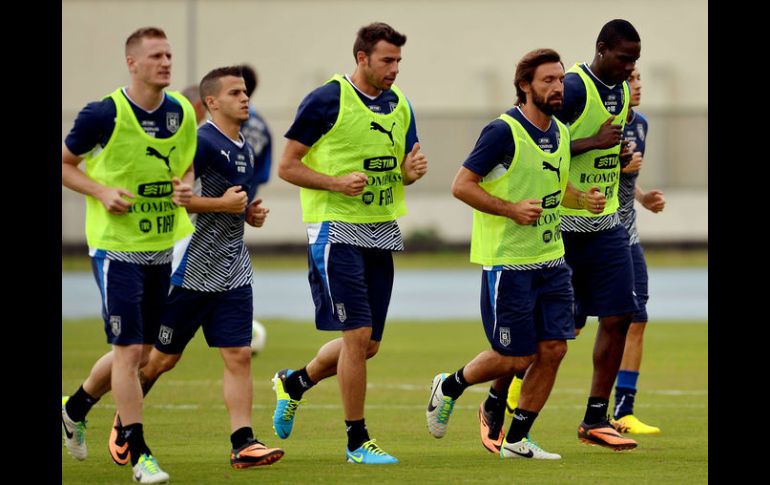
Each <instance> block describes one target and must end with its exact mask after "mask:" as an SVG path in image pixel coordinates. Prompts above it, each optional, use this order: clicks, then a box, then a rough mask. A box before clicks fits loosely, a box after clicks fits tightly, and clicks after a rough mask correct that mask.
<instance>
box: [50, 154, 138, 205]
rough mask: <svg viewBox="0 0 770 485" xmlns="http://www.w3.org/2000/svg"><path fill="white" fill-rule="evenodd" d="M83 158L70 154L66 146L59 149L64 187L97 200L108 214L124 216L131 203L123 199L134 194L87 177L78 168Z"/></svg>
mask: <svg viewBox="0 0 770 485" xmlns="http://www.w3.org/2000/svg"><path fill="white" fill-rule="evenodd" d="M81 160H83V157H81V156H79V155H75V154H74V153H72V152H71V151H70V150H69V148H67V145H66V144H64V143H62V148H61V182H62V185H64V186H65V187H67V188H69V189H72V190H74V191H75V192H80V193H81V194H84V195H90V196H92V197H95V198H97V199H99V201H100V202H101V203H102V205H104V207H105V209H107V210H108V211H109V212H110V214H115V215H119V214H125V213H126V212H127V211H128V208H129V207H131V202H130V201H128V200H126V199H124V197H128V198H130V199H131V198H133V197H134V194H132V193H131V192H129V191H127V190H125V189H122V188H114V187H107V186H105V185H102V184H100V183H99V182H97V181H95V180H94V179H92V178H91V177H89V176H88V175H87V174H86V173H85V172H83V171H82V170H80V169H79V168H78V164H80V162H81Z"/></svg>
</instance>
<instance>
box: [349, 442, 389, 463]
mask: <svg viewBox="0 0 770 485" xmlns="http://www.w3.org/2000/svg"><path fill="white" fill-rule="evenodd" d="M345 455H346V456H347V458H348V463H356V464H359V465H389V464H391V463H398V458H396V457H394V456H390V455H389V454H387V453H385V451H383V450H382V448H380V447H379V446H377V443H375V440H369V441H367V442H365V443H364V444H363V445H361V446H360V447H358V448H356V449H355V450H353V451H350V450H348V449H347V447H346V448H345Z"/></svg>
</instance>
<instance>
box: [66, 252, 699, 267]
mask: <svg viewBox="0 0 770 485" xmlns="http://www.w3.org/2000/svg"><path fill="white" fill-rule="evenodd" d="M645 255H646V258H647V264H648V265H649V266H652V267H658V266H665V267H705V266H707V265H708V251H707V250H705V249H693V250H682V249H645ZM468 257H469V256H468V251H437V252H432V253H425V252H408V251H407V252H403V253H400V252H399V253H394V259H395V264H396V267H397V268H398V269H431V268H469V269H470V268H473V269H477V268H478V265H475V264H472V263H471V262H470V261H469V260H468ZM251 262H252V264H253V265H254V269H255V270H257V271H259V270H260V269H265V270H273V269H306V268H307V256H306V255H305V254H304V253H294V254H265V255H260V254H256V255H252V257H251ZM62 271H91V262H90V260H89V259H88V258H87V257H86V256H65V257H62Z"/></svg>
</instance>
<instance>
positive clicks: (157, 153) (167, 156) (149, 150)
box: [145, 147, 176, 172]
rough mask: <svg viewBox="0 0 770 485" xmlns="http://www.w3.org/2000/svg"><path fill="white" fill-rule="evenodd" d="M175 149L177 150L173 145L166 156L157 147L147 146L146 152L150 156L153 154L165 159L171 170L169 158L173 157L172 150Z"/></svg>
mask: <svg viewBox="0 0 770 485" xmlns="http://www.w3.org/2000/svg"><path fill="white" fill-rule="evenodd" d="M174 150H176V147H171V150H170V151H169V152H168V155H165V156H164V155H163V154H162V153H160V152H159V151H158V150H156V149H155V148H153V147H147V152H146V153H145V155H148V156H151V157H155V158H160V159H161V160H163V162H164V163H165V164H166V167H167V168H168V171H169V172H170V171H171V161H170V160H169V158H171V152H173V151H174Z"/></svg>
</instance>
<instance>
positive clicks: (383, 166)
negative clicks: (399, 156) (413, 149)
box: [364, 156, 398, 172]
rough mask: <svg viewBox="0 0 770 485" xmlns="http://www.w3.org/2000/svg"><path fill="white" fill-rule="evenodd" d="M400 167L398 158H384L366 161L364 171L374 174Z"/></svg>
mask: <svg viewBox="0 0 770 485" xmlns="http://www.w3.org/2000/svg"><path fill="white" fill-rule="evenodd" d="M396 165H398V161H397V160H396V157H390V156H383V157H374V158H367V159H364V170H369V171H372V172H387V171H389V170H393V169H394V168H396Z"/></svg>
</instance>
